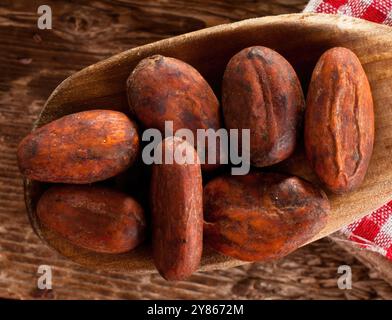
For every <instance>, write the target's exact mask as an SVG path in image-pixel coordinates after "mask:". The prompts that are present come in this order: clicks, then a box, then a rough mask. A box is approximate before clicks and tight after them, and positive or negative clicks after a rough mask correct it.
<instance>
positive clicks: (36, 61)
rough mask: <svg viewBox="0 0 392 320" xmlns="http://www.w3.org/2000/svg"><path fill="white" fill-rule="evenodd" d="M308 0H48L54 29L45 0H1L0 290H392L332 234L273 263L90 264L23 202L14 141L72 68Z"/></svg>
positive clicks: (250, 293) (162, 293)
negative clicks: (43, 23)
mask: <svg viewBox="0 0 392 320" xmlns="http://www.w3.org/2000/svg"><path fill="white" fill-rule="evenodd" d="M306 2H307V0H293V1H290V0H270V1H261V0H260V1H234V0H232V1H163V0H162V1H149V0H148V1H147V0H144V1H78V2H76V1H75V2H73V1H45V4H47V5H50V6H51V8H52V12H53V29H52V30H39V29H38V28H37V18H38V15H37V13H36V12H37V8H38V6H39V5H41V4H42V3H41V2H39V1H29V0H19V1H13V0H3V1H2V2H1V3H0V40H1V41H0V49H1V52H2V55H1V56H0V67H1V68H0V297H2V298H16V299H31V298H49V299H52V298H57V299H58V298H62V299H72V298H75V299H76V298H83V299H115V298H125V299H132V298H144V299H149V298H163V299H165V298H177V299H182V298H188V299H193V298H194V299H201V298H226V299H237V298H239V299H241V298H242V299H244V298H245V299H262V298H268V299H278V298H293V299H301V298H337V299H373V298H380V299H392V288H391V286H390V285H388V283H387V282H386V281H385V280H383V279H382V278H381V277H380V275H379V274H378V273H376V272H375V271H373V270H370V269H368V268H367V267H365V266H364V265H363V264H362V263H360V262H359V261H358V260H357V259H355V258H354V257H353V256H352V255H350V254H347V253H346V252H345V251H343V250H342V249H340V248H339V247H338V246H337V245H336V244H334V243H333V242H331V241H329V240H325V239H324V240H320V241H318V242H316V243H313V244H311V245H309V246H307V247H305V248H302V249H300V250H298V251H297V252H296V253H294V254H292V255H290V256H289V257H287V258H285V259H283V260H281V261H278V262H275V263H271V264H264V265H263V264H252V265H248V266H244V267H239V268H233V269H228V270H225V271H219V272H208V273H198V274H196V275H194V276H193V277H192V279H191V280H190V281H187V282H179V283H167V282H166V281H164V280H163V279H162V278H160V277H159V276H158V275H146V276H125V275H121V274H118V273H105V272H102V271H101V272H98V271H91V270H87V269H84V268H82V267H80V266H77V265H76V264H74V263H72V262H69V261H68V260H66V259H64V258H62V257H60V256H59V255H58V254H56V253H55V252H54V251H53V250H51V249H49V248H48V247H46V246H45V245H44V244H43V243H42V242H41V241H40V240H39V239H38V238H37V236H36V235H35V234H34V233H33V231H32V229H31V227H30V224H29V222H28V219H27V216H26V211H25V207H24V202H23V194H22V192H23V187H22V180H21V176H20V174H19V172H18V169H17V166H16V158H15V150H16V146H17V144H18V142H19V141H20V139H21V138H22V137H23V136H24V135H25V134H27V133H28V132H29V131H30V129H31V126H32V123H33V121H34V120H35V119H37V116H38V113H39V112H40V110H41V108H42V106H43V104H44V102H45V100H46V99H47V97H48V96H49V94H50V93H51V92H52V91H53V89H54V88H55V87H56V86H57V85H58V84H59V83H60V82H61V81H62V80H63V79H65V78H66V77H68V76H69V75H71V74H72V73H74V72H75V71H77V70H80V69H82V68H83V67H85V66H88V65H90V64H93V63H95V62H97V61H99V60H101V59H104V58H107V57H109V56H111V55H113V54H115V53H118V52H121V51H123V50H126V49H129V48H132V47H136V46H139V45H142V44H146V43H150V42H152V41H156V40H159V39H163V38H167V37H170V36H174V35H178V34H182V33H185V32H189V31H193V30H198V29H201V28H204V27H209V26H213V25H217V24H222V23H228V22H233V21H237V20H242V19H245V18H251V17H258V16H264V15H270V14H281V13H291V12H299V11H301V10H302V8H303V7H304V5H305V3H306ZM42 264H46V265H50V266H53V290H51V291H42V290H39V289H37V279H38V274H37V269H38V266H39V265H42ZM342 264H347V265H350V266H351V267H352V269H353V279H354V282H353V289H352V290H339V289H338V288H337V285H336V281H337V278H338V276H339V275H338V274H337V268H338V266H339V265H342Z"/></svg>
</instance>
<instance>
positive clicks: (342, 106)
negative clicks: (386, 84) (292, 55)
mask: <svg viewBox="0 0 392 320" xmlns="http://www.w3.org/2000/svg"><path fill="white" fill-rule="evenodd" d="M373 143H374V111H373V100H372V94H371V90H370V85H369V82H368V79H367V77H366V74H365V71H364V70H363V68H362V66H361V63H360V61H359V60H358V58H357V56H356V55H355V54H354V53H353V52H352V51H350V50H348V49H346V48H339V47H338V48H333V49H330V50H328V51H327V52H325V53H324V54H323V55H322V56H321V58H320V60H319V61H318V63H317V65H316V67H315V69H314V71H313V75H312V79H311V82H310V85H309V91H308V95H307V102H306V114H305V149H306V155H307V158H308V160H309V162H310V164H311V166H312V167H313V169H314V171H315V172H316V174H317V175H318V177H319V178H320V180H321V182H322V183H323V185H324V186H325V187H326V188H328V189H329V190H330V191H332V192H335V193H338V194H341V193H345V192H349V191H352V190H355V189H356V188H358V187H359V186H360V184H361V183H362V181H363V180H364V178H365V175H366V171H367V168H368V165H369V162H370V158H371V154H372V151H373Z"/></svg>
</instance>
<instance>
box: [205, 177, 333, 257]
mask: <svg viewBox="0 0 392 320" xmlns="http://www.w3.org/2000/svg"><path fill="white" fill-rule="evenodd" d="M328 211H329V201H328V199H327V197H326V195H325V194H324V192H323V191H322V190H320V189H318V188H316V187H314V186H312V185H311V184H310V183H309V182H306V181H304V180H302V179H300V178H297V177H289V176H285V175H281V174H275V173H251V174H248V175H246V176H222V177H218V178H216V179H214V180H212V181H210V182H209V183H208V184H207V185H206V186H205V188H204V220H205V224H204V237H205V242H206V244H208V245H209V246H210V247H212V248H213V249H215V250H216V251H218V252H220V253H222V254H224V255H227V256H230V257H233V258H236V259H239V260H244V261H268V260H273V259H277V258H280V257H283V256H285V255H287V254H289V253H290V252H292V251H294V250H296V249H297V248H298V247H300V246H301V245H303V244H305V243H306V242H307V241H309V240H310V239H311V238H312V237H313V236H315V235H316V234H317V233H318V232H319V231H320V230H321V229H322V228H323V227H324V226H325V224H326V219H327V212H328Z"/></svg>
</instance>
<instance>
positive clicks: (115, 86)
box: [25, 14, 392, 272]
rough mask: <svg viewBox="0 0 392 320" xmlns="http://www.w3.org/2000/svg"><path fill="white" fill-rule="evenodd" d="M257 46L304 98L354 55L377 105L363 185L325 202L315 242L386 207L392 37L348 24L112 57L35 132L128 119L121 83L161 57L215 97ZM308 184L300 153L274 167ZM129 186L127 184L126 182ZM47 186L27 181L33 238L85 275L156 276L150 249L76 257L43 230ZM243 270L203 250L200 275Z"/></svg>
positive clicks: (276, 20)
mask: <svg viewBox="0 0 392 320" xmlns="http://www.w3.org/2000/svg"><path fill="white" fill-rule="evenodd" d="M253 45H263V46H267V47H270V48H273V49H275V50H277V51H278V52H280V53H281V54H282V55H283V56H285V57H286V58H287V59H288V60H289V61H290V62H291V63H292V64H293V66H294V68H295V69H296V71H297V72H298V74H299V77H300V79H301V81H302V84H303V88H304V90H305V91H306V88H307V83H308V81H309V79H310V75H311V72H312V70H313V67H314V65H315V63H316V61H317V60H318V58H319V57H320V55H321V54H322V53H323V52H324V51H325V50H327V49H329V48H331V47H335V46H343V47H346V48H349V49H351V50H353V51H354V52H355V53H356V54H357V55H358V57H359V59H360V60H361V62H362V64H363V66H364V69H365V71H366V73H367V75H368V77H369V80H370V84H371V87H372V91H373V97H374V103H375V119H376V137H375V146H374V152H373V156H372V160H371V163H370V167H369V170H368V173H367V176H366V179H365V181H364V183H363V184H362V186H361V187H360V188H359V189H358V190H357V191H355V192H352V193H350V194H347V195H344V196H336V195H332V194H329V198H330V200H331V205H332V210H331V213H330V215H329V219H328V224H327V226H326V227H325V229H324V230H322V231H321V232H320V233H319V234H318V235H317V236H316V237H315V238H314V239H313V241H314V240H317V239H319V238H321V237H324V236H326V235H328V234H330V233H332V232H334V231H336V230H338V229H340V228H342V227H343V226H345V225H347V224H349V223H351V222H353V221H355V220H356V219H359V218H361V217H362V216H364V215H366V214H367V213H369V212H370V211H372V210H374V209H376V208H377V207H379V206H380V205H382V204H384V203H386V202H387V201H389V200H391V199H392V29H391V28H390V27H387V26H382V25H379V24H375V23H370V22H366V21H363V20H359V19H354V18H350V17H343V16H334V15H321V14H290V15H281V16H272V17H264V18H257V19H250V20H244V21H241V22H237V23H232V24H225V25H220V26H217V27H213V28H208V29H204V30H200V31H196V32H192V33H188V34H184V35H181V36H178V37H174V38H170V39H166V40H162V41H158V42H155V43H152V44H148V45H145V46H142V47H138V48H135V49H132V50H128V51H125V52H122V53H120V54H117V55H115V56H113V57H111V58H109V59H106V60H104V61H102V62H99V63H97V64H94V65H92V66H89V67H87V68H85V69H83V70H82V71H80V72H77V73H76V74H74V75H72V76H71V77H69V78H68V79H66V80H64V81H63V82H62V83H61V84H60V85H59V86H58V87H57V88H56V89H55V90H54V92H53V93H52V95H51V96H50V97H49V99H48V101H47V102H46V104H45V107H44V109H43V110H42V113H41V114H40V116H39V119H38V121H37V122H36V123H35V126H34V127H39V126H41V125H43V124H45V123H48V122H50V121H52V120H54V119H57V118H59V117H61V116H64V115H67V114H70V113H74V112H79V111H82V110H87V109H100V108H104V109H108V108H109V109H115V110H121V111H124V112H126V113H128V104H127V101H126V95H125V82H126V79H127V77H128V75H129V74H130V72H131V71H132V69H133V68H134V67H135V65H136V64H137V63H138V62H139V61H140V60H141V59H143V58H145V57H147V56H150V55H153V54H162V55H165V56H170V57H175V58H178V59H182V60H184V61H186V62H188V63H190V64H191V65H193V66H194V67H195V68H196V69H198V70H199V71H200V72H201V74H202V75H203V76H204V77H205V78H206V79H207V81H208V82H209V83H210V84H211V86H212V87H213V89H214V90H215V91H216V93H217V96H218V97H219V96H220V83H221V80H222V75H223V71H224V68H225V66H226V64H227V62H228V60H229V59H230V58H231V57H232V56H233V55H234V54H235V53H236V52H238V51H240V50H241V49H243V48H245V47H248V46H253ZM278 168H279V169H283V170H284V171H289V172H292V173H295V174H298V175H300V176H302V177H305V178H307V179H310V180H314V177H313V176H312V174H311V173H310V172H311V171H310V170H309V168H308V167H307V165H306V161H303V156H302V154H301V152H298V153H297V154H296V155H295V156H293V157H292V158H291V159H289V160H288V161H286V162H285V163H283V164H280V165H279V166H278ZM129 178H130V179H132V177H129ZM47 186H48V184H44V183H39V182H36V181H30V180H25V199H26V206H27V211H28V214H29V218H30V221H31V224H32V226H33V227H34V230H35V232H36V233H37V234H38V235H39V236H40V237H41V238H42V239H44V240H45V241H46V242H47V243H48V244H49V245H50V246H52V247H53V248H55V249H56V250H57V251H58V252H60V253H61V254H62V255H64V256H66V257H68V258H70V259H71V260H73V261H75V262H77V263H79V264H82V265H84V266H88V267H94V268H98V269H105V270H115V271H123V272H124V271H125V272H151V271H154V270H155V268H154V265H153V263H152V259H151V254H150V246H149V244H145V245H144V246H141V247H139V248H137V249H136V250H134V251H132V252H129V253H127V254H122V255H107V254H98V253H94V252H91V251H88V250H84V249H80V248H78V247H75V246H74V245H72V244H70V243H69V242H68V241H66V240H64V239H62V238H60V237H59V236H57V235H56V234H54V233H53V232H51V231H49V230H47V229H46V228H45V227H43V226H41V225H40V223H39V221H38V219H37V216H36V203H37V200H38V199H39V197H40V195H41V193H42V192H43V190H45V188H47ZM242 263H244V262H241V261H238V260H234V259H231V258H228V257H224V256H222V255H219V254H217V253H214V252H212V251H210V250H209V249H208V248H205V250H204V255H203V260H202V267H201V269H202V270H211V269H219V268H227V267H231V266H236V265H239V264H242Z"/></svg>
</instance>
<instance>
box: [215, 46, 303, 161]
mask: <svg viewBox="0 0 392 320" xmlns="http://www.w3.org/2000/svg"><path fill="white" fill-rule="evenodd" d="M304 104H305V103H304V97H303V92H302V88H301V84H300V82H299V80H298V77H297V75H296V73H295V71H294V69H293V68H292V66H291V65H290V64H289V62H287V60H286V59H284V58H283V57H282V56H281V55H280V54H278V53H277V52H275V51H273V50H271V49H269V48H265V47H260V46H257V47H250V48H246V49H243V50H242V51H240V52H239V53H237V54H236V55H235V56H234V57H233V58H231V60H230V61H229V63H228V65H227V67H226V70H225V73H224V76H223V87H222V108H223V116H224V122H225V125H226V128H228V129H250V161H251V163H252V164H253V165H255V166H257V167H264V166H269V165H272V164H275V163H278V162H280V161H282V160H284V159H286V158H288V157H289V156H290V155H291V154H292V153H293V151H294V149H295V147H296V141H297V137H298V131H299V128H300V126H301V123H302V117H303V110H304Z"/></svg>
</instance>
